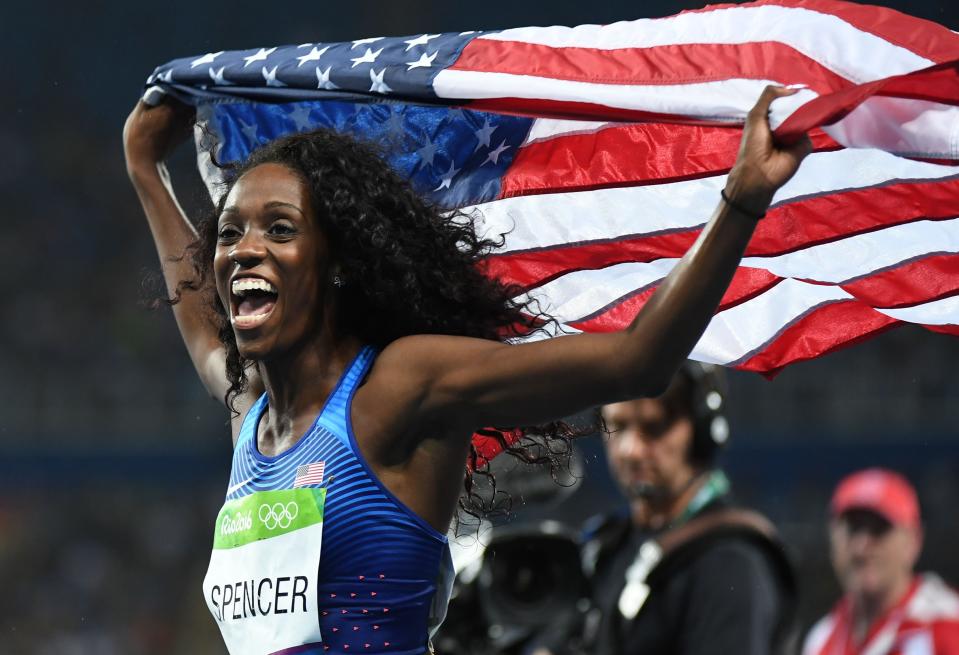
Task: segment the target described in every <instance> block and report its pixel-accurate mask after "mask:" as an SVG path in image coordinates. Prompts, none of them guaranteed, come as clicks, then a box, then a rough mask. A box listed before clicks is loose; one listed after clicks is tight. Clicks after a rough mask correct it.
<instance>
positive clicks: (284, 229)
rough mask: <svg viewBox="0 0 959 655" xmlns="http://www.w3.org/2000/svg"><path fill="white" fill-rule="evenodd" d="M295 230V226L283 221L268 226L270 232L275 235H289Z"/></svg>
mask: <svg viewBox="0 0 959 655" xmlns="http://www.w3.org/2000/svg"><path fill="white" fill-rule="evenodd" d="M295 232H296V228H294V227H293V226H292V225H290V224H289V223H285V222H284V223H274V224H273V225H271V226H270V234H273V235H277V236H289V235H291V234H294V233H295Z"/></svg>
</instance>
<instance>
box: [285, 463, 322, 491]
mask: <svg viewBox="0 0 959 655" xmlns="http://www.w3.org/2000/svg"><path fill="white" fill-rule="evenodd" d="M325 468H326V462H313V463H312V464H304V465H303V466H298V467H296V478H295V479H294V480H293V487H294V488H296V487H305V486H307V485H309V484H320V483H322V482H323V469H325Z"/></svg>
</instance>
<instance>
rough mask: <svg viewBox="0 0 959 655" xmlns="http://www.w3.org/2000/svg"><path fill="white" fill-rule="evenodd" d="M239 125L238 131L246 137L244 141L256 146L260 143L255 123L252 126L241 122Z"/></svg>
mask: <svg viewBox="0 0 959 655" xmlns="http://www.w3.org/2000/svg"><path fill="white" fill-rule="evenodd" d="M238 122H239V123H240V131H241V132H243V136H245V137H246V140H247V141H249V142H250V143H253V144H256V143H259V142H260V135H259V132H257V129H256V123H253V125H248V124H246V123H244V122H243V121H238Z"/></svg>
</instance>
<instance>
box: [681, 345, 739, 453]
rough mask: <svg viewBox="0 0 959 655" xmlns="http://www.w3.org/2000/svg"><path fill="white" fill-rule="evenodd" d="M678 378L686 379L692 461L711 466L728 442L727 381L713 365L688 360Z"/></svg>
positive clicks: (717, 367) (721, 372) (719, 368)
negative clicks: (690, 413)
mask: <svg viewBox="0 0 959 655" xmlns="http://www.w3.org/2000/svg"><path fill="white" fill-rule="evenodd" d="M677 375H680V376H683V377H684V378H685V379H686V383H687V385H688V392H689V401H690V402H689V406H690V408H691V410H692V419H693V443H692V447H691V448H690V451H689V458H690V460H691V461H693V462H695V463H697V464H702V465H707V466H708V465H711V464H712V463H713V462H714V461H715V459H716V455H717V454H718V452H719V450H720V449H721V448H722V447H723V446H725V445H726V442H727V441H729V421H727V420H726V415H725V413H726V378H725V375H724V373H723V369H722V368H721V367H719V366H716V365H714V364H703V363H702V362H696V361H693V360H687V361H686V362H685V363H684V364H683V365H682V367H680V369H679V372H678V373H677Z"/></svg>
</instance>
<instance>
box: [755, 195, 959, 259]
mask: <svg viewBox="0 0 959 655" xmlns="http://www.w3.org/2000/svg"><path fill="white" fill-rule="evenodd" d="M956 216H959V178H954V179H949V180H931V181H927V182H903V183H900V184H890V185H888V186H880V187H873V188H870V189H857V190H855V191H846V192H843V193H831V194H828V195H824V196H819V197H816V198H808V199H806V200H802V201H799V202H792V203H788V204H784V205H780V206H778V207H775V208H774V209H772V210H770V211H769V213H768V214H767V216H766V218H765V219H763V220H762V221H760V222H759V225H758V226H757V227H756V232H755V233H754V234H753V238H752V239H751V240H750V242H749V246H748V247H747V249H746V256H747V257H748V256H772V255H781V254H784V253H788V252H795V251H797V250H801V249H803V248H808V247H809V246H813V245H817V244H821V243H828V242H831V241H836V240H838V239H844V238H846V237H849V236H852V235H855V234H864V233H867V232H872V231H875V230H878V229H881V228H883V227H889V226H892V225H901V224H903V223H910V222H912V221H916V220H921V219H932V220H941V219H950V218H954V217H956ZM934 247H935V244H930V249H932V248H934Z"/></svg>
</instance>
